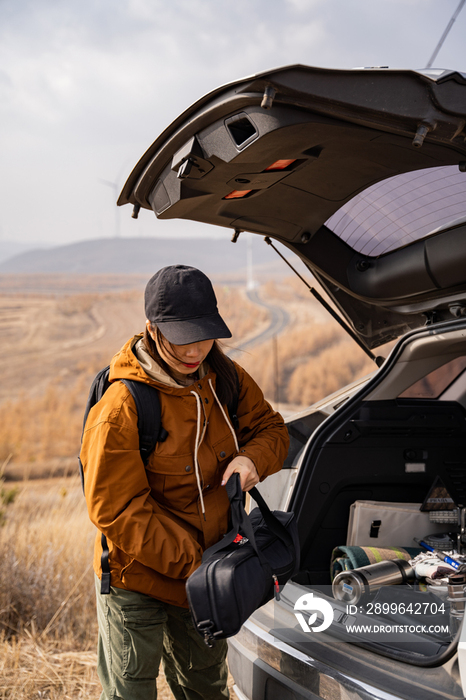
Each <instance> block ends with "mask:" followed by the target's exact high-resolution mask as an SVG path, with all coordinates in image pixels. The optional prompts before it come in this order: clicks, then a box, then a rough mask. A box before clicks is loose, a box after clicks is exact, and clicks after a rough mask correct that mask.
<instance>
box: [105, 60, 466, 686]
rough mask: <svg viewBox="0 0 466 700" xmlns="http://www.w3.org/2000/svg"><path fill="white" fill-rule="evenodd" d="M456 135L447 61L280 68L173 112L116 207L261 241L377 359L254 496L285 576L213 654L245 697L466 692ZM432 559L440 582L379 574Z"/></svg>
mask: <svg viewBox="0 0 466 700" xmlns="http://www.w3.org/2000/svg"><path fill="white" fill-rule="evenodd" d="M465 124H466V75H465V74H462V73H459V72H457V71H453V70H440V69H439V70H433V69H430V70H419V71H415V70H392V69H385V68H373V69H372V68H369V69H355V70H331V69H324V68H315V67H309V66H302V65H292V66H285V67H283V68H277V69H273V70H270V71H266V72H263V73H259V74H257V75H253V76H251V77H247V78H244V79H240V80H238V81H235V82H232V83H230V84H228V85H225V86H223V87H220V88H218V89H217V90H214V91H213V92H211V93H209V94H208V95H206V96H205V97H203V98H201V99H200V100H199V101H197V102H196V103H195V104H194V105H192V106H191V107H189V108H188V109H187V110H186V111H185V112H184V113H183V114H181V115H180V116H179V117H178V118H177V119H175V121H174V122H173V123H172V124H170V125H169V126H168V127H167V129H166V130H165V131H164V132H163V133H162V134H161V135H160V136H159V137H158V138H157V139H156V140H155V142H154V143H153V144H152V145H151V146H150V148H149V149H148V150H147V152H146V153H145V154H144V155H143V156H142V158H141V159H140V161H139V162H138V163H137V165H136V166H135V167H134V169H133V171H132V172H131V174H130V176H129V178H128V180H127V182H126V184H125V186H124V188H123V190H122V192H121V195H120V197H119V200H118V204H119V205H125V204H132V205H133V216H135V217H137V215H138V212H139V210H140V209H141V208H143V209H149V210H153V211H154V212H155V214H156V216H157V217H158V218H160V219H169V218H180V219H190V220H194V221H200V222H204V223H209V224H212V225H216V226H220V227H224V228H225V229H227V230H230V232H231V233H232V234H233V237H234V238H237V236H238V235H239V233H240V232H241V231H247V232H252V233H255V234H259V235H262V236H265V237H267V240H268V241H269V242H272V241H273V240H275V241H279V242H280V243H281V244H282V245H283V246H285V247H286V248H287V249H288V250H289V251H291V252H292V253H294V254H295V255H296V256H297V257H298V258H299V259H300V260H301V261H303V262H304V264H305V265H306V266H307V268H308V269H309V271H310V273H312V276H313V277H314V278H315V280H316V281H317V282H318V283H319V285H320V286H321V288H323V290H324V291H325V293H326V295H328V298H329V299H330V303H328V302H327V303H326V305H327V307H328V308H329V309H330V310H331V311H332V313H334V314H335V315H336V316H337V317H338V319H339V321H340V323H341V324H342V325H343V326H344V327H345V329H346V330H347V332H348V333H349V334H350V335H351V336H352V338H353V339H354V341H355V342H357V343H358V344H359V345H360V347H362V348H363V349H364V350H365V352H366V353H367V354H368V355H369V356H370V357H371V358H372V359H373V360H374V371H373V373H372V374H371V375H369V377H366V378H365V379H361V380H359V381H357V382H354V383H353V384H352V385H351V386H349V387H342V388H341V390H339V391H338V392H336V393H335V394H333V395H332V396H331V397H326V398H322V400H321V401H319V402H318V403H317V404H315V405H313V406H310V407H309V408H308V409H306V410H303V411H301V412H300V413H299V414H297V415H295V416H292V417H291V418H289V419H288V422H287V425H288V429H289V433H290V440H291V445H290V451H289V454H288V457H287V460H286V463H285V465H284V468H283V470H282V471H281V472H280V473H279V474H277V475H274V476H272V477H270V478H269V479H267V480H266V481H265V482H264V483H263V484H262V485H261V490H262V492H263V493H264V494H265V495H266V497H267V500H268V502H269V503H270V504H271V505H272V506H273V507H274V508H276V509H282V510H292V511H293V512H294V514H295V518H296V521H297V525H298V530H299V534H300V543H301V566H300V571H299V573H298V574H297V575H296V576H294V577H293V579H292V580H291V581H289V582H288V583H287V584H286V585H285V587H284V588H283V590H282V591H281V595H280V600H273V601H270V602H269V603H267V604H266V605H264V606H263V607H261V608H260V609H259V610H257V611H256V612H255V613H254V614H253V615H252V616H251V618H250V619H249V620H248V621H247V622H246V623H245V625H244V626H243V628H242V629H241V631H240V633H239V634H238V635H237V636H235V637H234V638H233V639H231V640H230V642H229V665H230V669H231V672H232V674H233V677H234V679H235V684H236V685H235V692H236V695H237V697H238V698H240V699H241V700H304V699H308V700H310V699H313V700H315V699H316V698H322V700H333V699H334V698H338V699H342V700H343V699H344V698H345V699H347V698H361V700H362V699H364V700H368V699H369V698H381V699H382V698H383V699H384V700H389V699H391V698H405V699H409V700H411V699H412V700H414V699H416V700H418V698H419V697H422V698H423V700H434V698H435V699H437V700H438V699H439V698H462V697H464V696H465V694H466V627H465V631H464V632H463V630H462V622H463V611H464V599H465V584H466V577H465V576H464V574H463V572H462V571H461V569H462V563H463V561H464V560H462V558H461V556H462V553H463V552H466V524H465V521H466V517H465V513H466V510H465V509H466V130H465ZM387 344H388V346H387ZM390 344H391V348H392V349H391V350H390V351H389V352H388V353H385V354H377V349H378V348H381V347H382V346H383V347H385V348H386V347H389V346H390ZM419 542H422V543H423V544H419ZM429 542H430V543H431V544H430V545H429ZM426 545H427V546H426ZM429 547H430V548H431V549H434V550H435V551H434V555H435V556H436V557H437V559H436V565H435V566H436V569H435V570H436V571H437V574H439V575H441V576H440V578H438V579H437V578H435V574H432V575H421V574H420V573H419V572H420V568H416V571H418V576H417V577H415V575H414V567H413V566H411V565H409V564H407V563H404V564H403V565H401V564H399V563H398V564H397V563H396V561H401V560H402V559H403V561H405V560H406V559H408V560H409V561H411V562H413V560H414V562H420V560H421V559H423V557H422V556H421V557H419V554H418V553H419V552H426V551H428V548H429ZM411 548H412V549H411ZM387 549H388V550H389V554H387ZM439 552H440V554H439ZM445 552H448V554H445ZM361 553H363V554H364V555H365V556H366V558H367V557H368V558H367V561H365V563H364V564H363V566H362V567H361V563H360V562H361V560H360V559H359V560H358V559H357V555H358V556H359V554H361ZM371 556H372V559H371ZM415 557H417V559H414V558H415ZM445 557H447V559H445ZM448 557H449V558H448ZM379 560H380V562H379ZM431 560H432V558H431ZM448 561H449V562H450V564H449V566H448V565H447V562H448ZM378 562H379V563H378ZM394 562H395V563H394ZM374 563H375V564H377V563H378V566H374ZM421 563H422V562H421ZM416 566H417V564H416ZM331 567H332V571H331ZM339 568H340V573H338V570H339ZM332 577H333V581H332ZM316 623H317V624H316Z"/></svg>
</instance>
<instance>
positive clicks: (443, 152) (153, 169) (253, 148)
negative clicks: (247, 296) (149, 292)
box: [118, 65, 466, 348]
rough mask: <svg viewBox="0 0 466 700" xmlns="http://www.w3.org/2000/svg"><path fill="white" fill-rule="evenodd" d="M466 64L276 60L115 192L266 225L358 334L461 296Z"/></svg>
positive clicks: (188, 125)
mask: <svg viewBox="0 0 466 700" xmlns="http://www.w3.org/2000/svg"><path fill="white" fill-rule="evenodd" d="M465 117H466V75H464V74H462V73H459V72H456V71H451V70H424V71H413V70H389V69H382V68H375V69H356V70H331V69H324V68H313V67H309V66H301V65H295V66H285V67H283V68H277V69H274V70H271V71H267V72H263V73H260V74H257V75H254V76H251V77H249V78H243V79H241V80H238V81H235V82H233V83H229V84H228V85H225V86H222V87H220V88H218V89H216V90H214V91H213V92H211V93H209V94H208V95H206V96H204V97H202V98H201V99H200V100H199V101H198V102H196V103H195V104H194V105H192V106H191V107H189V108H188V109H187V110H186V111H185V112H184V113H183V114H181V115H180V116H179V117H178V118H177V119H176V120H175V121H174V122H173V123H172V124H170V125H169V126H168V127H167V129H165V131H164V132H163V133H162V134H161V135H160V136H159V137H158V138H157V139H156V140H155V141H154V143H153V144H152V145H151V146H150V148H149V149H148V150H147V151H146V153H145V154H144V155H143V156H142V158H141V159H140V161H139V162H138V163H137V165H136V166H135V168H134V169H133V171H132V173H131V174H130V176H129V178H128V181H127V182H126V184H125V186H124V188H123V190H122V193H121V195H120V198H119V200H118V204H119V205H123V204H128V203H131V204H133V205H134V206H135V208H136V211H138V210H139V208H141V207H142V208H146V209H152V210H153V211H154V212H155V214H156V215H157V217H158V218H161V219H164V218H181V219H191V220H195V221H201V222H205V223H210V224H213V225H218V226H221V227H225V228H227V229H232V230H236V231H251V232H253V233H257V234H261V235H265V236H269V237H270V238H274V239H276V240H278V241H280V242H281V243H282V244H284V245H285V246H286V247H287V248H289V249H290V250H292V251H293V252H295V253H296V254H297V255H298V256H299V257H300V258H301V259H302V260H303V261H304V262H305V264H306V265H307V266H308V267H309V269H310V271H311V272H312V273H313V275H314V276H315V277H316V279H317V280H318V281H319V282H320V284H321V285H322V286H323V288H324V289H325V290H326V292H327V293H328V295H329V296H330V297H331V299H332V300H333V302H334V304H335V305H336V306H337V307H338V309H339V311H340V313H341V314H342V315H343V316H344V317H345V318H346V320H347V321H348V322H349V323H350V324H351V326H352V328H353V329H354V331H355V332H356V334H357V335H358V336H359V338H360V339H361V341H362V342H363V343H364V345H365V346H366V347H368V348H374V347H377V346H379V345H381V344H383V343H385V342H388V341H389V340H392V339H394V338H396V337H398V336H400V335H402V334H404V333H405V332H407V331H408V330H410V329H413V328H416V327H419V326H423V325H425V324H426V322H427V323H433V322H436V321H441V320H445V319H448V318H451V317H452V314H453V315H460V314H462V313H463V311H462V309H463V308H465V309H466V264H465V263H466V172H465V171H466V142H465V137H466V133H465Z"/></svg>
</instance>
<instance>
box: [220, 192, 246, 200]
mask: <svg viewBox="0 0 466 700" xmlns="http://www.w3.org/2000/svg"><path fill="white" fill-rule="evenodd" d="M250 192H252V190H233V191H232V192H230V194H227V195H225V197H224V198H223V199H239V198H240V197H244V196H246V195H247V194H249V193H250Z"/></svg>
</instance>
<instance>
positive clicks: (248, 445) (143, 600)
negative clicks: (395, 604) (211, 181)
mask: <svg viewBox="0 0 466 700" xmlns="http://www.w3.org/2000/svg"><path fill="white" fill-rule="evenodd" d="M145 311H146V316H147V326H146V330H145V333H144V335H137V336H135V337H134V338H132V339H131V340H129V341H128V343H126V345H125V346H124V347H123V348H122V350H121V351H120V352H119V353H117V354H116V355H115V357H114V358H113V360H112V363H111V369H110V380H111V385H110V387H109V388H108V389H107V391H106V392H105V394H104V396H103V397H102V399H101V400H100V401H99V402H98V403H97V404H96V405H95V406H94V407H93V408H92V409H91V411H90V413H89V416H88V419H87V423H86V427H85V431H84V436H83V443H82V450H81V461H82V464H83V470H84V484H85V494H86V500H87V505H88V510H89V516H90V518H91V520H92V522H93V523H94V524H95V525H96V527H97V528H98V530H99V533H98V535H97V538H96V543H95V554H94V569H95V572H96V574H97V577H99V578H100V577H101V556H102V546H101V534H100V533H103V534H104V535H105V536H106V538H107V543H108V550H109V566H110V577H111V588H110V593H109V594H103V593H101V587H100V581H98V580H96V584H97V614H98V622H99V648H98V671H99V677H100V680H101V682H102V686H103V693H102V695H101V700H118V699H119V698H121V699H122V700H153V699H155V698H156V697H157V688H156V679H157V675H158V669H159V665H160V661H161V660H163V665H164V671H165V675H166V677H167V681H168V683H169V685H170V688H171V690H172V693H173V695H174V696H175V698H176V699H177V700H210V699H212V700H217V699H218V700H220V698H228V697H229V694H228V690H227V685H226V684H227V666H226V661H225V657H226V643H225V642H223V641H220V642H217V643H216V644H215V646H214V647H213V648H212V649H209V648H208V647H207V646H206V645H205V644H204V642H203V640H202V638H201V637H200V635H199V634H198V633H197V631H196V630H195V629H194V628H193V625H192V622H191V616H190V612H189V609H188V602H187V599H186V592H185V583H186V580H187V578H188V576H189V575H190V574H192V572H193V571H194V570H195V569H196V568H197V567H198V566H199V564H200V562H201V557H202V552H203V551H204V549H206V548H207V547H210V546H211V545H212V544H214V543H215V542H218V540H220V539H221V537H222V536H223V535H224V534H225V533H226V532H227V531H228V529H229V528H228V521H229V501H228V497H227V494H226V490H225V487H224V486H225V483H226V482H227V480H228V479H229V477H230V476H231V474H232V473H233V472H238V473H239V474H240V479H241V485H242V488H243V490H245V491H248V490H249V489H251V488H252V487H253V486H254V485H255V484H256V483H257V482H258V481H259V480H262V479H264V478H265V477H266V476H268V475H269V474H272V473H274V472H276V471H278V470H279V469H280V468H281V467H282V464H283V461H284V459H285V456H286V453H287V449H288V434H287V430H286V427H285V425H284V423H283V419H282V418H281V416H280V415H279V414H278V413H276V412H274V411H273V410H272V408H271V407H270V405H269V404H268V403H267V402H266V401H265V400H264V397H263V394H262V392H261V390H260V389H259V387H258V386H257V384H256V383H255V382H254V380H253V379H252V378H251V377H250V376H249V375H248V374H247V373H246V372H245V371H244V370H243V369H242V368H241V367H240V366H239V365H237V364H236V363H235V364H234V363H233V362H232V361H231V360H229V359H228V358H227V357H226V356H225V355H224V354H223V352H222V350H221V349H220V346H219V344H218V342H217V339H218V338H229V337H231V333H230V331H229V330H228V328H227V326H226V325H225V323H224V321H223V320H222V318H221V317H220V315H219V313H218V309H217V300H216V298H215V294H214V291H213V288H212V285H211V283H210V281H209V279H208V278H207V277H206V276H205V275H204V274H203V273H202V272H201V271H200V270H197V269H195V268H192V267H186V266H183V265H175V266H170V267H165V268H163V269H162V270H160V271H159V272H157V273H156V274H155V275H154V276H153V277H152V278H151V280H150V281H149V282H148V284H147V287H146V291H145ZM119 379H133V380H137V381H140V382H145V383H146V384H150V385H152V386H154V387H156V389H157V391H158V396H159V400H160V406H161V414H162V426H163V428H164V429H165V431H167V433H168V436H167V438H166V439H165V440H164V441H163V442H161V441H159V442H157V444H156V447H155V450H154V452H153V453H152V455H151V456H150V458H149V461H148V463H147V465H146V466H144V464H143V461H142V459H141V456H140V452H139V434H138V426H137V412H136V407H135V404H134V400H133V398H132V396H131V394H130V392H129V390H128V389H127V387H126V386H125V384H124V383H123V382H121V381H117V380H119ZM235 394H237V417H238V421H239V425H237V427H236V429H235V428H234V427H233V425H232V423H231V420H230V417H229V415H228V410H227V405H228V404H229V403H230V401H231V399H232V398H233V397H234V396H235Z"/></svg>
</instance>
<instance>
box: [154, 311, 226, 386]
mask: <svg viewBox="0 0 466 700" xmlns="http://www.w3.org/2000/svg"><path fill="white" fill-rule="evenodd" d="M147 327H148V329H149V333H150V334H151V336H152V338H153V339H154V341H155V344H156V345H157V350H158V351H159V353H160V356H161V357H162V359H163V360H164V361H165V362H166V363H167V365H168V366H169V367H171V369H172V370H174V372H178V373H179V374H181V375H183V376H186V375H188V374H192V373H193V372H195V371H196V370H197V369H198V367H199V365H200V364H201V363H202V362H203V361H204V360H205V358H206V357H207V355H208V354H209V352H210V351H211V349H212V345H213V344H214V341H213V340H201V341H199V342H198V343H189V345H173V344H171V343H169V342H168V341H167V340H164V342H163V343H159V341H158V339H157V334H156V333H155V332H154V331H153V329H152V328H151V326H150V324H149V323H148V325H147Z"/></svg>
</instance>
